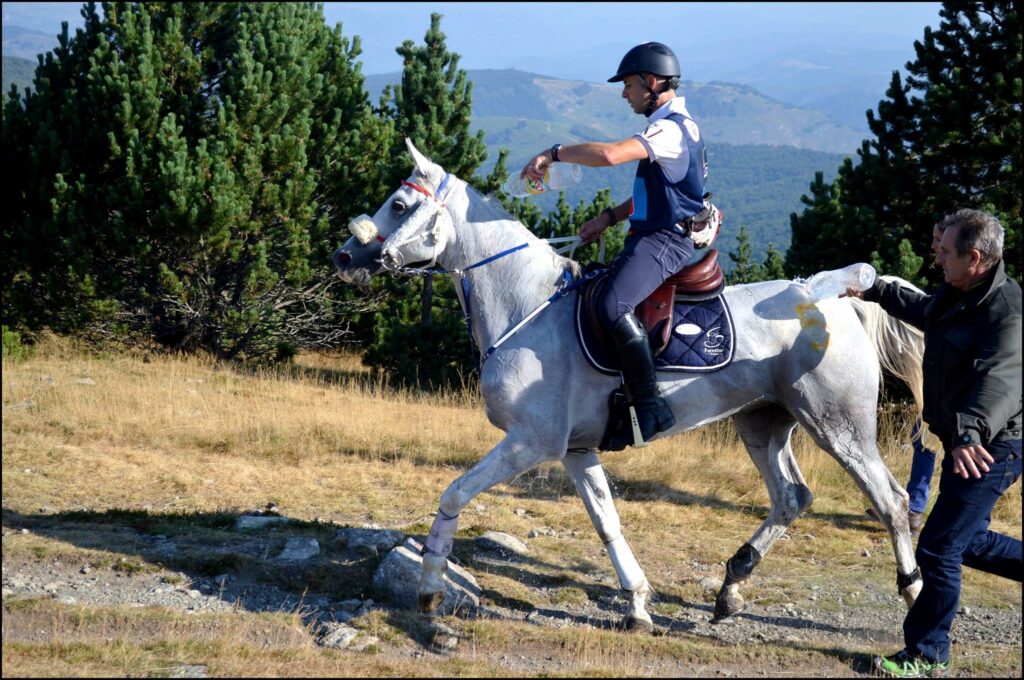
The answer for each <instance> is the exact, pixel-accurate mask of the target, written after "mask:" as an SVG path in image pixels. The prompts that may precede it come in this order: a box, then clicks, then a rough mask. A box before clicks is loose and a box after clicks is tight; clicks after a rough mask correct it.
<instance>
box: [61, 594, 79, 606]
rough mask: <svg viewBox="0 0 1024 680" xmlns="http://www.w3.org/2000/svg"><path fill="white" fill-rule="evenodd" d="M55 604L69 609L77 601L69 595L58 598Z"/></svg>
mask: <svg viewBox="0 0 1024 680" xmlns="http://www.w3.org/2000/svg"><path fill="white" fill-rule="evenodd" d="M57 602H59V603H61V604H64V605H67V606H69V607H70V606H71V605H73V604H75V603H76V602H77V600H75V598H73V597H71V596H70V595H64V596H63V597H58V598H57Z"/></svg>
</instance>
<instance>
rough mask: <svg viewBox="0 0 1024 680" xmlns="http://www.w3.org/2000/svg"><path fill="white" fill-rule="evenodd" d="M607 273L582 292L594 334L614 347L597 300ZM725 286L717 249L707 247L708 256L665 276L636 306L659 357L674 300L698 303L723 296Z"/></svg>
mask: <svg viewBox="0 0 1024 680" xmlns="http://www.w3.org/2000/svg"><path fill="white" fill-rule="evenodd" d="M607 284H608V276H607V275H605V276H599V277H598V278H597V279H595V280H594V282H593V283H591V284H590V286H588V287H587V288H586V289H585V290H584V291H583V307H584V312H585V314H586V317H587V319H588V321H589V323H590V327H591V329H593V331H594V335H595V336H597V339H598V341H599V342H600V343H601V344H603V345H605V346H606V347H611V346H612V341H611V336H609V334H608V331H606V330H605V328H604V326H603V325H602V324H601V322H600V321H599V320H598V319H599V317H598V313H597V301H598V300H599V299H600V297H601V293H602V291H604V287H605V286H606V285H607ZM724 288H725V275H724V274H723V273H722V266H721V265H720V264H719V263H718V251H717V250H715V249H714V248H710V249H708V252H707V255H705V256H704V257H703V258H701V259H700V260H698V261H697V262H693V263H691V264H688V265H686V266H685V267H683V268H682V269H680V270H679V271H678V272H676V273H675V274H673V275H672V276H670V277H669V278H667V279H665V282H664V283H662V284H661V285H660V286H659V287H658V288H657V289H656V290H655V291H654V292H653V293H651V294H650V295H649V296H648V297H647V299H646V300H644V301H643V302H641V303H640V304H639V305H637V307H636V311H635V314H636V318H637V320H638V321H639V322H640V323H641V324H642V325H643V327H644V329H645V330H646V331H647V337H648V338H649V340H650V342H651V350H652V351H653V352H654V355H655V356H657V355H658V354H660V353H661V352H662V350H664V349H665V347H667V346H668V342H669V339H670V337H671V335H672V311H673V307H674V304H673V303H674V302H675V301H676V300H677V299H678V300H685V301H689V302H696V301H699V300H707V299H709V298H713V297H715V296H717V295H720V294H721V292H722V290H723V289H724Z"/></svg>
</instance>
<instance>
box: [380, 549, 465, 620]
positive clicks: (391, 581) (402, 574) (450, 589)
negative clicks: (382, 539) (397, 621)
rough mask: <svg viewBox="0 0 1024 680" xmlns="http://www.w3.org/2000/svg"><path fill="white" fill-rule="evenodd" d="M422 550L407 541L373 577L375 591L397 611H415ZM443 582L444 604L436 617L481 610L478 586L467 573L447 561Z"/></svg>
mask: <svg viewBox="0 0 1024 680" xmlns="http://www.w3.org/2000/svg"><path fill="white" fill-rule="evenodd" d="M422 549H423V546H422V545H421V544H420V543H419V542H417V541H416V540H414V539H412V538H407V539H406V540H405V543H403V544H402V545H400V546H398V547H397V548H394V549H392V550H391V552H389V553H388V554H387V557H385V558H384V560H383V561H382V562H381V564H380V566H379V567H377V571H376V572H375V573H374V575H373V586H374V588H376V589H377V590H378V591H379V592H380V593H382V594H384V595H385V596H386V597H387V598H388V602H390V603H391V604H392V605H394V606H396V607H402V608H405V609H415V608H416V607H417V606H418V603H419V595H418V593H417V592H416V587H417V586H418V585H419V582H420V575H421V574H422V573H423V558H422V557H421V556H420V551H421V550H422ZM444 581H445V586H446V588H445V596H444V601H443V602H442V604H441V606H440V608H439V609H438V610H437V611H436V612H435V613H438V614H441V615H448V614H451V613H453V612H454V611H456V610H465V609H466V608H476V607H479V606H480V584H478V583H477V582H476V579H475V578H473V575H472V574H470V573H469V572H468V571H466V570H465V569H463V568H462V567H459V566H457V565H455V564H453V563H452V562H451V561H450V560H449V562H448V573H447V574H446V575H445V579H444Z"/></svg>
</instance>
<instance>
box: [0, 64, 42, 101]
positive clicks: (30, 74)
mask: <svg viewBox="0 0 1024 680" xmlns="http://www.w3.org/2000/svg"><path fill="white" fill-rule="evenodd" d="M3 59H4V68H3V71H4V74H3V75H4V82H3V95H4V97H5V98H6V96H7V91H8V90H10V89H11V84H12V83H13V84H15V85H17V86H18V92H19V93H21V94H22V95H24V93H25V88H26V87H31V86H32V80H33V79H34V78H35V76H36V62H35V61H30V60H28V59H22V58H21V57H12V56H10V55H7V54H5V55H4V57H3Z"/></svg>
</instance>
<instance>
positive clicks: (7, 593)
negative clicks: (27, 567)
mask: <svg viewBox="0 0 1024 680" xmlns="http://www.w3.org/2000/svg"><path fill="white" fill-rule="evenodd" d="M12 595H14V589H13V588H8V587H7V586H4V588H3V596H4V597H11V596H12Z"/></svg>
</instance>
